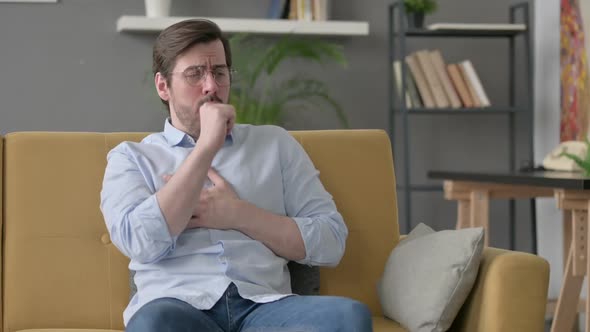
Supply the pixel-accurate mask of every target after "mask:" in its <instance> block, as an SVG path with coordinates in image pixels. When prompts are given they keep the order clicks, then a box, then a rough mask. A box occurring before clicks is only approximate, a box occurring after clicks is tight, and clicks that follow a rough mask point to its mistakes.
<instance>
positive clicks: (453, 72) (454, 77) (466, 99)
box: [447, 64, 474, 108]
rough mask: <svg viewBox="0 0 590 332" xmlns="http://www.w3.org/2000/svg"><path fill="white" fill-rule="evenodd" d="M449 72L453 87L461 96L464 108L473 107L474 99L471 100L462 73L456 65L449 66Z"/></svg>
mask: <svg viewBox="0 0 590 332" xmlns="http://www.w3.org/2000/svg"><path fill="white" fill-rule="evenodd" d="M447 72H448V73H449V77H450V78H451V82H453V86H454V87H455V90H456V91H457V93H458V94H459V97H460V98H461V103H462V104H463V106H464V107H467V108H469V107H473V106H474V104H473V99H471V94H470V93H469V90H468V88H467V85H466V84H465V81H464V80H463V76H462V75H461V71H460V69H459V67H458V66H457V65H456V64H448V65H447Z"/></svg>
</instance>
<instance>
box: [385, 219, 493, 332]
mask: <svg viewBox="0 0 590 332" xmlns="http://www.w3.org/2000/svg"><path fill="white" fill-rule="evenodd" d="M483 242H484V230H483V228H481V227H479V228H466V229H461V230H445V231H440V232H435V231H434V230H432V229H431V228H430V227H428V226H426V225H424V224H420V225H418V226H416V228H415V229H414V230H413V231H412V232H410V234H408V236H407V237H406V238H405V239H404V240H403V241H401V242H400V243H399V244H398V246H397V247H396V248H395V249H394V250H393V251H392V252H391V254H390V256H389V259H388V261H387V264H386V266H385V271H384V272H383V277H382V279H381V281H380V282H379V285H378V292H379V297H380V301H381V305H382V307H383V312H384V315H385V316H387V317H389V318H391V319H393V320H395V321H398V322H399V323H400V324H402V325H403V326H404V327H406V328H407V329H409V330H410V331H416V332H421V331H424V332H425V331H428V332H431V331H434V332H442V331H446V330H447V329H448V328H449V327H450V326H451V324H452V322H453V320H454V319H455V317H456V316H457V313H458V312H459V309H460V308H461V306H462V305H463V302H464V301H465V299H466V298H467V295H468V294H469V292H470V291H471V288H472V287H473V283H474V282H475V278H476V276H477V271H478V268H479V262H480V259H481V254H482V251H483Z"/></svg>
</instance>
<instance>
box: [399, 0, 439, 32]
mask: <svg viewBox="0 0 590 332" xmlns="http://www.w3.org/2000/svg"><path fill="white" fill-rule="evenodd" d="M436 8H437V4H436V0H404V9H405V12H406V17H407V20H408V26H409V27H412V28H422V27H424V16H425V15H426V14H430V13H433V12H434V11H436Z"/></svg>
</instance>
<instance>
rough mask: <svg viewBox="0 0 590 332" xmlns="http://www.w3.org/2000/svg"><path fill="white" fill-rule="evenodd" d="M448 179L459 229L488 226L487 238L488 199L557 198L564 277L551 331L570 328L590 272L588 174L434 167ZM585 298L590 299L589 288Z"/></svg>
mask: <svg viewBox="0 0 590 332" xmlns="http://www.w3.org/2000/svg"><path fill="white" fill-rule="evenodd" d="M428 177H429V178H431V179H441V180H444V182H443V183H444V185H443V188H444V195H445V198H446V199H449V200H456V201H457V202H458V210H457V228H465V227H479V226H481V227H484V229H486V233H485V234H486V235H485V236H486V237H485V243H486V245H487V244H488V243H489V238H488V233H489V232H488V229H489V201H490V199H516V198H536V197H551V196H553V197H555V198H556V200H557V206H558V208H560V209H561V210H562V211H563V229H564V231H563V236H564V239H563V245H564V262H566V263H565V269H564V278H563V284H562V286H561V290H560V293H559V298H558V300H557V307H556V309H555V315H554V319H553V324H552V326H551V332H561V331H571V329H572V327H573V326H574V320H575V317H576V314H577V307H578V303H579V300H580V291H581V289H582V282H583V280H584V276H586V275H590V259H588V255H589V253H590V251H589V249H588V244H589V241H588V238H589V237H590V227H589V225H588V211H589V210H590V177H586V176H583V175H582V174H581V173H569V172H550V171H534V172H490V173H477V172H454V171H431V172H428ZM587 288H588V291H587V293H588V294H586V299H590V287H587ZM589 304H590V301H586V307H585V310H584V311H585V313H586V328H587V329H590V305H589Z"/></svg>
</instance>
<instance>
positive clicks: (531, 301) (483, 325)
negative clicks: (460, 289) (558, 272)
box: [451, 248, 549, 332]
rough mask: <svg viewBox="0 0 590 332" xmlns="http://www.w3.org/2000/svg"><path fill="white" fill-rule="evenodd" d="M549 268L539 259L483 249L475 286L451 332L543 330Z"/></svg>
mask: <svg viewBox="0 0 590 332" xmlns="http://www.w3.org/2000/svg"><path fill="white" fill-rule="evenodd" d="M548 285H549V264H548V263H547V261H546V260H544V259H543V258H541V257H539V256H535V255H531V254H527V253H522V252H515V251H508V250H502V249H495V248H485V249H484V252H483V256H482V260H481V264H480V267H479V272H478V275H477V279H476V280H475V285H474V286H473V289H472V290H471V293H470V294H469V296H468V297H467V300H466V301H465V303H464V304H463V307H462V308H461V310H460V311H459V314H458V315H457V318H456V319H455V321H454V322H453V325H452V328H451V331H470V332H472V331H477V332H507V331H519V332H528V331H530V332H538V331H543V330H544V319H545V307H546V305H547V288H548Z"/></svg>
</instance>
